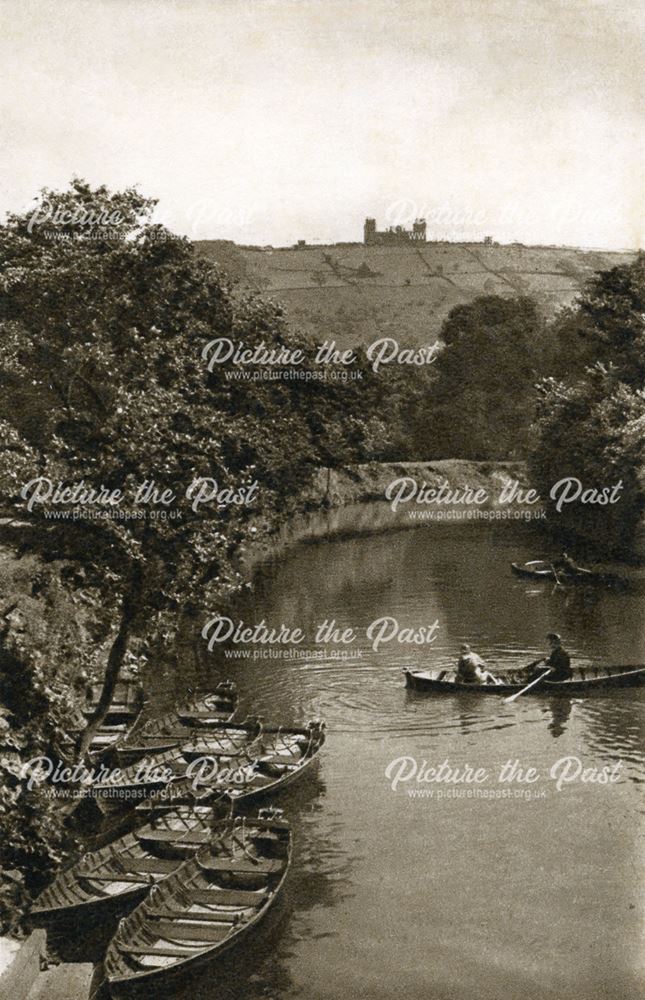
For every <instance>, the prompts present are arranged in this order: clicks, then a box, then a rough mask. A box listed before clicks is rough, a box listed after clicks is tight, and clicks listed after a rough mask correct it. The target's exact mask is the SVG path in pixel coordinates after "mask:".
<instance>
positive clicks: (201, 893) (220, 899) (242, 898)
mask: <svg viewBox="0 0 645 1000" xmlns="http://www.w3.org/2000/svg"><path fill="white" fill-rule="evenodd" d="M185 896H186V897H187V899H188V903H189V905H191V906H201V905H204V906H206V905H211V904H212V905H213V906H257V904H258V903H262V902H263V901H264V900H265V899H266V898H268V894H267V893H266V892H265V891H264V890H263V889H260V890H259V891H258V892H254V891H252V890H250V889H212V890H208V889H201V890H200V889H193V890H192V892H190V891H187V892H185Z"/></svg>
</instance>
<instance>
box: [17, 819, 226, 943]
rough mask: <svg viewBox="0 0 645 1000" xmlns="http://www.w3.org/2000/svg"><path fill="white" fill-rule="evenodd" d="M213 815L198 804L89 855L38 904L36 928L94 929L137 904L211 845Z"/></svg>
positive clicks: (33, 913)
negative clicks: (84, 925)
mask: <svg viewBox="0 0 645 1000" xmlns="http://www.w3.org/2000/svg"><path fill="white" fill-rule="evenodd" d="M229 811H230V810H229V805H228V803H227V806H226V812H229ZM215 815H220V814H217V813H214V810H213V809H212V808H211V807H210V806H202V805H197V804H190V805H185V806H177V807H175V808H172V809H168V810H165V811H163V812H156V813H154V814H153V815H152V816H151V817H150V820H149V822H148V823H147V824H146V825H145V826H143V827H141V829H139V830H137V831H136V832H135V833H129V834H127V835H126V836H125V837H121V838H120V839H119V840H117V841H116V842H115V843H113V844H110V845H109V846H108V847H104V848H102V849H101V850H98V851H94V852H93V853H91V854H85V855H84V856H83V857H82V858H81V859H80V861H77V862H76V863H75V864H74V865H72V867H71V868H68V869H67V870H66V871H64V872H61V874H60V875H58V876H57V877H56V879H55V880H54V882H52V884H51V885H50V886H48V887H47V888H46V889H45V890H44V892H42V893H41V894H40V896H39V897H38V898H37V899H36V901H35V903H34V905H33V907H32V910H31V920H32V923H34V924H36V925H42V924H45V925H50V924H52V923H53V922H56V923H65V924H68V923H70V922H72V921H74V922H75V921H79V920H83V921H89V922H91V923H94V922H95V921H96V920H98V919H105V918H106V917H107V916H108V915H113V914H115V913H118V912H119V911H121V910H123V909H124V908H125V907H126V906H127V905H128V904H132V903H134V902H138V901H139V900H140V899H141V898H143V896H144V895H145V894H146V893H147V892H148V890H149V889H150V886H151V885H153V884H154V883H155V882H157V881H159V880H160V879H162V878H165V877H166V875H168V874H170V873H171V872H173V871H174V870H175V869H176V868H178V867H179V865H181V864H182V863H183V861H184V860H185V859H186V858H187V857H188V856H190V855H191V854H193V853H194V852H195V851H196V850H197V849H198V848H200V847H202V846H203V845H204V844H205V843H208V840H209V838H210V836H211V832H210V831H211V827H212V824H213V821H214V816H215Z"/></svg>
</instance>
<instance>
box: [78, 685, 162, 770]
mask: <svg viewBox="0 0 645 1000" xmlns="http://www.w3.org/2000/svg"><path fill="white" fill-rule="evenodd" d="M100 695H101V685H100V684H93V685H92V687H91V688H90V689H89V691H88V694H87V704H86V705H85V707H84V708H83V709H82V712H81V715H82V717H84V718H85V720H86V721H87V720H89V719H90V718H91V716H92V715H93V713H94V710H95V708H96V705H97V704H98V700H99V698H100ZM144 706H145V696H144V692H143V688H142V686H141V684H140V683H139V682H138V681H134V680H124V681H119V682H118V684H117V685H116V688H115V691H114V696H113V699H112V702H111V704H110V707H109V709H108V712H107V714H106V716H105V718H104V719H103V722H102V723H101V725H100V727H99V729H98V730H97V731H96V733H95V734H94V737H93V739H92V742H91V744H90V747H89V751H88V760H89V761H90V763H91V764H94V765H96V764H98V763H100V762H101V761H104V760H106V759H107V758H108V757H109V756H110V755H111V754H112V752H113V751H114V748H115V747H116V745H117V743H119V742H120V741H122V740H124V739H127V738H128V737H129V736H130V734H131V733H132V731H133V730H134V729H135V728H136V726H137V724H138V722H139V719H140V718H141V714H142V712H143V709H144ZM72 736H73V737H74V738H75V739H76V740H77V741H80V739H81V737H82V730H81V729H79V730H77V731H75V732H74V733H72Z"/></svg>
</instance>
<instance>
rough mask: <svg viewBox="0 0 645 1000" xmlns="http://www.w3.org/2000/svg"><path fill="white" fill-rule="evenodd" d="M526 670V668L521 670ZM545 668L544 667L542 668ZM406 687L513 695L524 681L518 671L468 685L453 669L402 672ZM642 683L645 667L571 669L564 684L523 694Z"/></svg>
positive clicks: (551, 684)
mask: <svg viewBox="0 0 645 1000" xmlns="http://www.w3.org/2000/svg"><path fill="white" fill-rule="evenodd" d="M524 669H526V668H524ZM545 669H546V668H545ZM403 672H404V674H405V684H406V687H409V688H412V690H414V691H430V692H435V693H436V694H454V693H455V692H456V691H469V692H470V693H474V694H497V695H507V694H513V692H515V691H521V690H522V688H523V687H526V685H527V684H528V680H527V678H526V674H524V673H523V672H522V671H521V670H507V671H502V672H499V671H495V670H494V669H493V671H492V672H493V673H494V674H495V675H496V676H497V677H499V678H500V679H502V680H503V683H502V684H492V683H490V682H488V683H486V684H468V683H466V682H465V681H458V680H457V679H456V677H457V673H456V671H455V670H446V669H443V670H404V671H403ZM644 683H645V665H644V664H629V665H626V666H620V667H593V666H592V667H575V668H574V669H573V676H572V677H571V679H570V680H568V681H549V680H544V681H542V683H541V684H537V685H536V686H535V687H534V688H531V690H530V691H527V694H547V693H548V694H571V695H575V694H579V693H581V692H583V691H596V690H601V689H603V688H608V687H633V686H635V685H638V684H644Z"/></svg>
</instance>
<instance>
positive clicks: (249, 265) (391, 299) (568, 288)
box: [195, 240, 636, 347]
mask: <svg viewBox="0 0 645 1000" xmlns="http://www.w3.org/2000/svg"><path fill="white" fill-rule="evenodd" d="M195 245H196V247H197V249H198V250H199V252H200V253H202V254H204V255H205V256H206V257H208V258H209V259H210V260H213V261H216V262H217V263H218V264H219V265H220V267H221V268H222V269H223V270H224V271H226V272H227V273H228V274H229V275H230V277H231V278H233V279H234V280H236V281H237V282H238V283H239V287H240V288H241V289H244V290H254V291H257V292H259V293H261V294H262V295H265V296H268V297H271V298H273V299H277V300H278V301H280V302H281V303H282V304H283V305H284V307H285V309H286V312H287V316H288V317H289V319H290V321H291V322H292V323H294V324H296V325H298V326H299V327H300V328H301V329H303V330H305V331H306V332H308V333H310V334H312V335H314V336H315V337H316V338H317V339H319V340H323V339H328V340H331V339H334V340H335V341H336V343H337V344H338V346H339V347H350V346H354V345H356V344H361V343H370V342H371V341H373V340H375V339H377V338H378V337H384V336H390V337H395V338H396V339H397V340H398V341H399V342H401V343H410V344H430V343H433V342H434V341H435V340H436V338H437V336H438V334H439V331H440V329H441V324H442V323H443V321H444V319H445V318H446V316H447V315H448V313H449V312H450V310H451V309H452V308H453V306H455V305H458V304H459V303H464V302H470V301H472V299H474V298H476V297H477V296H478V295H512V296H516V295H530V296H531V297H533V298H534V299H536V300H537V301H538V303H539V304H540V306H541V307H542V309H543V310H544V313H545V315H547V316H552V315H553V314H554V313H555V312H556V311H557V310H558V309H559V308H560V307H561V306H563V305H567V304H569V303H571V302H572V301H573V299H574V298H575V296H576V295H577V293H578V292H579V291H580V289H581V288H582V286H583V285H584V283H585V282H586V281H587V280H588V279H589V278H590V277H591V276H592V274H593V273H594V271H599V270H606V269H608V268H611V267H615V266H616V265H617V264H624V263H629V262H630V261H632V260H633V259H634V257H635V256H636V255H635V253H630V252H610V251H597V250H578V249H573V248H570V247H527V246H523V245H521V244H511V245H505V246H497V245H495V244H493V245H488V244H484V243H425V244H422V245H421V246H418V245H417V246H412V245H410V246H400V247H378V246H369V247H368V246H364V245H363V244H362V243H347V244H337V245H333V246H306V247H298V248H285V249H282V248H259V247H242V246H238V245H237V244H235V243H233V242H229V241H225V240H203V241H199V242H197V243H196V244H195Z"/></svg>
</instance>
